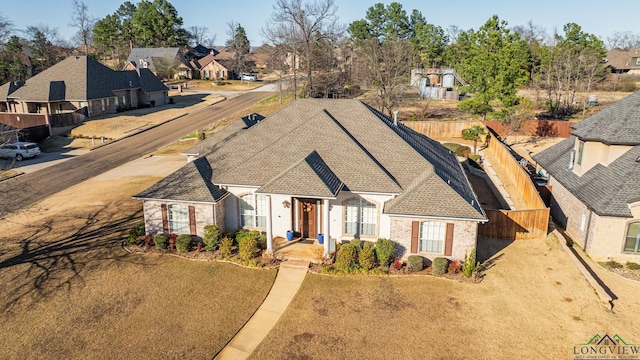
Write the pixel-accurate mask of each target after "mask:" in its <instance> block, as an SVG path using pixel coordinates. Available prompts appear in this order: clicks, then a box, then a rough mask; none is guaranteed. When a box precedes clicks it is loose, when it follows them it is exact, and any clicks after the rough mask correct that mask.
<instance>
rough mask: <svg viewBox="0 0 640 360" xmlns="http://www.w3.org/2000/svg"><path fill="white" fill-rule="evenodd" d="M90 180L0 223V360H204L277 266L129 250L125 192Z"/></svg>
mask: <svg viewBox="0 0 640 360" xmlns="http://www.w3.org/2000/svg"><path fill="white" fill-rule="evenodd" d="M154 181H157V179H156V178H129V179H125V180H109V181H90V182H86V183H83V184H80V185H77V186H74V187H72V188H70V189H68V190H66V191H64V192H62V193H59V194H56V195H54V196H52V197H50V198H48V199H46V200H45V201H44V202H42V203H40V204H38V205H35V206H33V207H31V208H29V209H27V210H25V211H24V212H22V213H20V214H16V215H12V216H10V217H8V218H6V219H4V220H3V221H2V222H0V269H1V271H0V283H2V287H3V289H2V291H1V292H0V307H1V313H2V315H0V324H2V326H0V359H34V358H40V359H74V358H82V359H89V358H91V359H95V358H97V359H160V358H165V359H183V358H187V359H205V358H211V357H212V356H213V355H214V354H216V353H217V352H218V351H220V350H221V349H222V347H223V346H224V345H225V344H226V343H227V342H228V341H229V340H230V339H231V338H232V337H233V336H234V335H235V333H236V332H237V331H238V330H239V329H240V328H241V327H242V325H243V324H244V323H245V322H246V321H247V320H248V319H249V318H250V317H251V315H252V314H253V312H254V311H255V310H256V309H257V308H258V306H260V304H261V303H262V301H263V300H264V298H265V297H266V294H267V292H268V291H269V289H270V288H271V285H272V284H273V281H274V279H275V274H276V272H275V270H264V269H245V268H241V267H238V266H235V265H230V264H222V263H215V262H201V261H190V260H186V259H182V258H177V257H174V256H171V255H152V254H145V255H140V254H128V253H126V252H125V251H124V250H123V249H122V247H121V243H122V240H124V239H125V238H126V236H127V232H128V231H129V229H130V228H131V226H132V225H133V224H134V223H136V222H139V221H140V219H141V215H142V212H141V204H140V202H138V201H135V200H132V199H131V195H133V194H136V193H137V192H139V191H141V190H142V189H145V188H146V187H148V186H149V185H150V184H152V183H153V182H154Z"/></svg>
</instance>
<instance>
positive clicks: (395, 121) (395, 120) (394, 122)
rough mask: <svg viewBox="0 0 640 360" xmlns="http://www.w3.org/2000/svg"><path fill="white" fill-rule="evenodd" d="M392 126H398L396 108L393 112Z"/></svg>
mask: <svg viewBox="0 0 640 360" xmlns="http://www.w3.org/2000/svg"><path fill="white" fill-rule="evenodd" d="M393 126H398V110H396V111H394V112H393Z"/></svg>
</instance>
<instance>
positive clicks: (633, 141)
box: [572, 91, 640, 145]
mask: <svg viewBox="0 0 640 360" xmlns="http://www.w3.org/2000/svg"><path fill="white" fill-rule="evenodd" d="M573 129H574V130H573V132H572V134H573V135H575V136H577V137H579V138H580V139H581V140H585V141H600V142H603V143H605V144H610V145H640V91H638V92H635V93H633V94H631V95H629V96H627V97H626V98H624V99H622V100H620V101H618V102H617V103H615V104H612V105H610V106H608V107H607V108H605V109H604V110H601V111H599V112H597V113H595V114H593V115H591V116H589V117H588V118H586V119H584V120H582V121H581V122H579V123H578V124H576V125H574V126H573Z"/></svg>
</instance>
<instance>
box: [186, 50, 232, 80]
mask: <svg viewBox="0 0 640 360" xmlns="http://www.w3.org/2000/svg"><path fill="white" fill-rule="evenodd" d="M192 63H193V65H194V68H195V69H197V70H198V71H199V72H200V74H199V75H200V79H205V80H219V79H229V75H230V74H231V72H230V71H229V69H227V67H226V66H224V65H223V64H222V63H220V62H219V61H217V60H216V59H215V57H214V55H213V54H209V55H206V56H205V57H203V58H200V59H194V60H192Z"/></svg>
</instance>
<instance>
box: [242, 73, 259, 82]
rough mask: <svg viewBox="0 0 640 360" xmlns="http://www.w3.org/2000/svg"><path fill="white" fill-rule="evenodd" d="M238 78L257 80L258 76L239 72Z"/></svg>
mask: <svg viewBox="0 0 640 360" xmlns="http://www.w3.org/2000/svg"><path fill="white" fill-rule="evenodd" d="M240 80H245V81H257V80H258V77H257V76H255V75H253V74H250V73H242V74H240Z"/></svg>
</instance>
